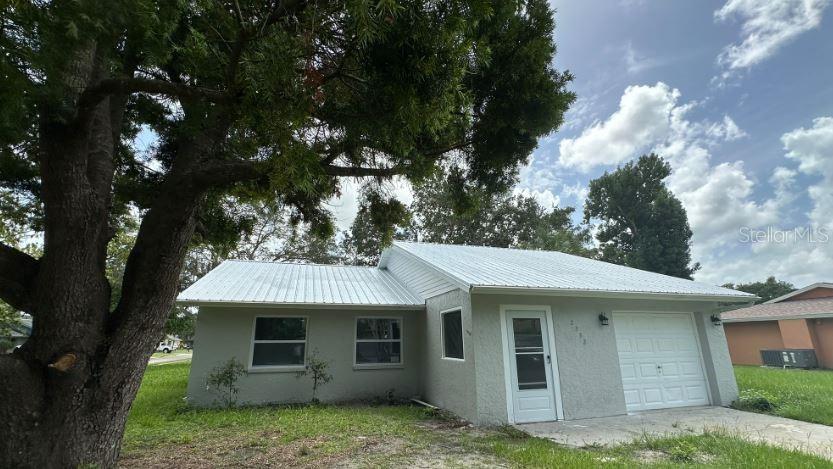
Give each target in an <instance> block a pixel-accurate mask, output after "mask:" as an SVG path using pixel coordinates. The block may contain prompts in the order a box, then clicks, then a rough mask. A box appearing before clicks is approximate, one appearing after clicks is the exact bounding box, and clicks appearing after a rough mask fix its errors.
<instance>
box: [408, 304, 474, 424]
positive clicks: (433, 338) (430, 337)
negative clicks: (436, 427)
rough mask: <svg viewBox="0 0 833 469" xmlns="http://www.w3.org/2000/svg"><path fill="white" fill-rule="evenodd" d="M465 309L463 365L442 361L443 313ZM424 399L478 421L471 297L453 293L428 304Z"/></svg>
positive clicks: (423, 385)
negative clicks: (458, 308) (441, 315)
mask: <svg viewBox="0 0 833 469" xmlns="http://www.w3.org/2000/svg"><path fill="white" fill-rule="evenodd" d="M457 307H460V308H462V315H461V316H462V319H463V357H464V360H463V361H459V360H447V359H444V358H442V355H443V343H442V323H441V318H440V313H441V312H442V311H446V310H449V309H452V308H457ZM425 318H426V319H425V331H426V333H425V339H424V350H425V356H424V358H423V372H422V375H421V378H422V396H423V398H424V399H425V400H426V401H427V402H429V403H431V404H434V405H436V406H438V407H442V408H443V409H446V410H449V411H451V412H454V413H455V414H457V415H459V416H460V417H463V418H465V419H467V420H470V421H478V419H477V408H476V394H475V357H476V356H477V352H478V351H477V350H476V349H475V344H476V343H477V340H476V338H474V340H473V331H472V314H471V303H470V301H469V295H468V293H465V292H463V291H461V290H453V291H450V292H448V293H443V294H442V295H438V296H435V297H433V298H429V299H428V300H426V315H425Z"/></svg>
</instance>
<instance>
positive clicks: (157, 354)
mask: <svg viewBox="0 0 833 469" xmlns="http://www.w3.org/2000/svg"><path fill="white" fill-rule="evenodd" d="M190 353H191V351H190V350H186V349H176V350H172V351H171V353H165V352H153V355H151V356H150V358H164V357H174V356H176V355H188V354H190Z"/></svg>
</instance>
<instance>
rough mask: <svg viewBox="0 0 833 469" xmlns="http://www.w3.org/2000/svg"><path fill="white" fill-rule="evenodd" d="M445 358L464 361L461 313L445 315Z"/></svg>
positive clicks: (453, 312)
mask: <svg viewBox="0 0 833 469" xmlns="http://www.w3.org/2000/svg"><path fill="white" fill-rule="evenodd" d="M442 318H443V356H444V357H447V358H459V359H463V317H462V313H461V312H460V311H450V312H448V313H443V315H442Z"/></svg>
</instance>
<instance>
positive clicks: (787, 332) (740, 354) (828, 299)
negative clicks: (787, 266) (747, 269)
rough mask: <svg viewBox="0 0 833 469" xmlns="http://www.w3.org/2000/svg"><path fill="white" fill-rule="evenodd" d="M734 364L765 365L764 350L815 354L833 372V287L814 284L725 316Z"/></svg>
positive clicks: (822, 366) (724, 320) (724, 321)
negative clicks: (762, 351) (795, 350)
mask: <svg viewBox="0 0 833 469" xmlns="http://www.w3.org/2000/svg"><path fill="white" fill-rule="evenodd" d="M722 317H723V323H724V325H723V327H724V329H725V331H726V340H728V342H729V353H731V355H732V363H734V364H736V365H761V364H763V362H762V361H761V350H785V349H804V350H813V351H815V355H816V360H817V361H818V365H819V367H821V368H833V283H814V284H813V285H810V286H809V287H805V288H802V289H800V290H796V291H794V292H792V293H789V294H787V295H784V296H781V297H778V298H775V299H773V300H770V301H767V302H766V303H762V304H759V305H756V306H752V307H749V308H743V309H736V310H734V311H729V312H726V313H723V314H722Z"/></svg>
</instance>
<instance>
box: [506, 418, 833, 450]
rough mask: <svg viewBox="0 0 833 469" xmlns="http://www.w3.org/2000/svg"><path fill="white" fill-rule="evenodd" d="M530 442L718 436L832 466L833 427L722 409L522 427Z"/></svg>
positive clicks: (585, 443)
mask: <svg viewBox="0 0 833 469" xmlns="http://www.w3.org/2000/svg"><path fill="white" fill-rule="evenodd" d="M517 427H518V428H519V429H521V430H523V431H525V432H527V433H529V434H531V435H533V436H537V437H541V438H548V439H550V440H553V441H555V442H557V443H561V444H564V445H567V446H576V447H581V446H588V445H596V444H600V445H615V444H619V443H628V442H631V441H634V440H635V439H637V438H639V437H641V436H643V435H650V436H673V435H679V434H691V433H698V434H699V433H703V432H704V431H706V430H722V431H725V432H727V433H728V434H730V435H736V436H738V437H741V438H744V439H746V440H749V441H755V442H765V443H768V444H771V445H775V446H781V447H784V448H790V449H800V450H802V451H806V452H809V453H813V454H817V455H819V456H822V457H824V458H827V459H830V460H833V427H829V426H827V425H819V424H815V423H807V422H801V421H798V420H791V419H785V418H782V417H774V416H771V415H763V414H755V413H751V412H743V411H740V410H734V409H727V408H725V407H685V408H680V409H663V410H652V411H647V412H640V413H636V414H631V415H621V416H616V417H602V418H594V419H584V420H570V421H565V422H544V423H526V424H520V425H517Z"/></svg>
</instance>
